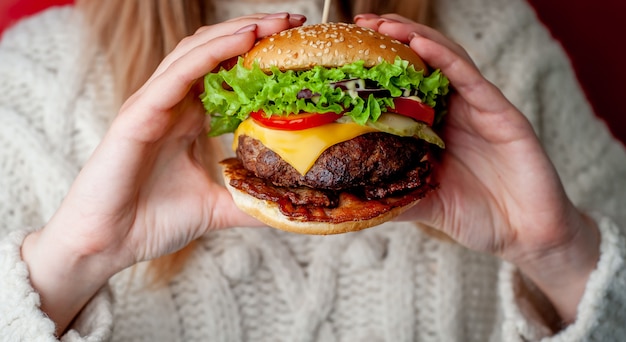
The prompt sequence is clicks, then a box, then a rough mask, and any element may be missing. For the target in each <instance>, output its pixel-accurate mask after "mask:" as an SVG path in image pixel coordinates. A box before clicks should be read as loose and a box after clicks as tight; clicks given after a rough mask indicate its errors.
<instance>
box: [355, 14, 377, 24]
mask: <svg viewBox="0 0 626 342" xmlns="http://www.w3.org/2000/svg"><path fill="white" fill-rule="evenodd" d="M374 18H380V16H379V15H377V14H372V13H362V14H357V15H355V16H354V18H353V20H354V22H355V23H356V22H357V21H359V20H363V19H374Z"/></svg>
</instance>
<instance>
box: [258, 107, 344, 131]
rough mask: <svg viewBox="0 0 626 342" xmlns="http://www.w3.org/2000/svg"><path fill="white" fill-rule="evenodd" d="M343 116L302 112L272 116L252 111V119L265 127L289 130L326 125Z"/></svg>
mask: <svg viewBox="0 0 626 342" xmlns="http://www.w3.org/2000/svg"><path fill="white" fill-rule="evenodd" d="M341 116H343V113H342V114H335V113H301V114H289V115H287V116H280V115H272V116H270V117H266V116H265V113H264V112H263V111H261V110H260V111H256V112H252V113H250V117H251V118H252V119H254V120H255V121H256V122H258V123H259V124H261V125H263V126H265V127H269V128H274V129H281V130H288V131H297V130H301V129H307V128H311V127H317V126H321V125H325V124H328V123H331V122H335V121H336V120H337V119H339V118H340V117H341Z"/></svg>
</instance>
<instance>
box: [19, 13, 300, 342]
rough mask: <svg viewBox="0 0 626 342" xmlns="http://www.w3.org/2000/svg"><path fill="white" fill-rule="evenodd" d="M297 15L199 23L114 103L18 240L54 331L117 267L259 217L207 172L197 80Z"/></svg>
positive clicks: (296, 19) (297, 22)
mask: <svg viewBox="0 0 626 342" xmlns="http://www.w3.org/2000/svg"><path fill="white" fill-rule="evenodd" d="M304 20H305V19H304V17H303V16H300V15H291V16H290V15H289V14H287V13H277V14H272V15H267V14H257V15H251V16H247V17H242V18H237V19H233V20H230V21H227V22H224V23H221V24H217V25H213V26H207V27H203V28H201V29H199V30H198V31H197V32H196V33H195V34H194V35H192V36H190V37H187V38H185V39H183V40H182V41H181V42H180V44H178V46H177V47H176V48H175V49H174V50H173V51H172V52H171V53H170V54H169V55H168V56H167V57H166V58H165V59H164V60H163V62H162V63H161V65H159V67H158V68H157V70H156V71H155V73H154V74H153V75H152V76H151V77H150V79H149V80H148V81H147V82H146V83H145V84H144V85H143V86H142V87H141V89H139V90H138V91H137V92H136V93H135V94H134V95H132V96H131V97H130V98H129V99H128V100H127V101H126V103H124V105H123V106H122V108H121V110H120V112H119V114H118V116H117V117H116V119H115V120H114V122H113V124H112V125H111V127H110V129H109V131H108V132H107V134H106V135H105V137H104V139H103V140H102V142H101V144H100V145H99V146H98V148H97V149H96V151H95V152H94V154H93V155H92V156H91V158H90V159H89V161H88V162H87V164H86V165H85V166H84V168H83V169H82V171H81V172H80V174H79V175H78V177H77V178H76V180H75V182H74V183H73V185H72V187H71V189H70V191H69V193H68V195H67V197H66V198H65V200H64V201H63V203H62V205H61V207H60V208H59V209H58V211H57V212H56V213H55V215H54V216H53V217H52V219H51V220H50V221H49V222H48V223H47V224H46V226H45V227H44V228H43V229H42V230H40V231H38V232H35V233H32V234H30V235H29V236H28V237H27V238H26V240H25V241H24V245H23V248H22V254H23V258H24V260H25V261H26V263H27V264H28V266H29V271H30V278H31V282H32V284H33V286H34V288H35V289H36V290H37V291H38V292H39V294H40V296H41V301H42V309H43V310H44V311H45V312H46V314H47V315H48V316H49V317H50V318H51V319H52V320H53V321H55V322H56V324H57V332H58V333H60V332H62V331H64V330H65V328H66V327H67V325H68V324H69V322H71V320H72V319H73V318H74V316H75V315H76V314H77V313H78V312H79V310H80V309H81V308H82V307H83V306H84V305H85V303H86V302H87V301H88V300H89V299H90V298H91V297H92V296H93V295H94V294H95V293H96V291H97V290H98V289H99V288H100V287H102V286H103V285H104V284H105V283H106V281H107V280H108V278H109V277H110V276H112V275H113V274H115V273H117V272H119V271H120V270H122V269H124V268H126V267H128V266H131V265H133V264H135V263H137V262H140V261H143V260H149V259H152V258H156V257H159V256H161V255H164V254H167V253H171V252H174V251H176V250H178V249H180V248H182V247H184V246H185V245H186V244H188V243H189V242H190V241H192V240H193V239H196V238H198V237H199V236H201V235H202V234H204V233H206V232H207V231H210V230H214V229H220V228H225V227H230V226H237V225H251V224H257V225H258V224H259V223H258V222H256V221H254V220H253V219H251V218H250V217H248V216H247V215H244V214H242V213H241V212H239V211H238V209H237V208H236V206H235V205H234V204H233V202H232V199H231V197H230V195H229V194H228V192H227V190H226V189H225V188H223V187H221V186H220V185H218V184H217V183H215V182H214V181H212V180H211V178H210V177H209V174H208V171H207V170H208V169H209V168H210V166H209V165H207V158H206V156H207V155H208V154H209V153H211V151H210V150H208V146H209V145H208V144H207V138H206V134H205V133H206V132H205V131H204V127H205V124H204V123H205V118H206V115H205V113H204V110H203V108H202V105H201V103H200V100H199V99H198V95H199V91H198V85H199V84H201V83H200V82H199V80H201V79H202V77H203V76H204V75H205V74H207V73H209V72H211V71H212V70H214V69H215V68H216V67H218V66H219V64H220V63H221V62H222V61H225V60H228V59H229V58H232V57H235V56H238V55H241V54H243V53H245V52H246V51H248V50H249V49H250V48H251V47H252V46H253V44H254V42H255V41H256V39H258V38H260V37H263V36H266V35H269V34H272V33H274V32H278V31H281V30H284V29H287V28H290V27H294V26H299V25H301V24H302V23H303V22H304ZM138 63H140V61H138Z"/></svg>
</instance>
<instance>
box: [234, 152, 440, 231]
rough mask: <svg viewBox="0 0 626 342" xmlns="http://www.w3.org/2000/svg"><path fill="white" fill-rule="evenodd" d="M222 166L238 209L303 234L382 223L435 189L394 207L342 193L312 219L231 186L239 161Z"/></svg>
mask: <svg viewBox="0 0 626 342" xmlns="http://www.w3.org/2000/svg"><path fill="white" fill-rule="evenodd" d="M222 165H223V166H225V169H224V173H223V176H224V180H225V182H224V183H225V185H226V188H227V189H228V191H229V192H230V193H231V195H232V197H233V201H234V202H235V204H236V205H237V207H239V209H241V210H242V211H244V212H245V213H247V214H249V215H250V216H252V217H254V218H256V219H257V220H259V221H261V222H263V223H265V224H267V225H268V226H270V227H273V228H277V229H281V230H284V231H288V232H293V233H300V234H316V235H330V234H342V233H347V232H354V231H358V230H362V229H365V228H370V227H374V226H377V225H380V224H383V223H385V222H387V221H390V220H392V219H393V218H395V217H397V216H398V215H400V214H402V213H403V212H405V211H406V210H408V209H409V208H411V207H412V206H414V205H415V204H417V203H418V202H419V201H420V199H421V198H423V197H424V196H425V195H426V194H427V193H429V192H430V191H432V190H433V189H434V187H433V186H431V185H425V186H424V188H422V189H419V190H416V191H413V192H411V193H409V194H406V195H404V196H400V197H395V198H393V199H392V200H391V201H390V202H391V203H393V204H392V205H390V204H389V203H381V202H379V201H376V200H373V201H366V200H359V199H355V197H354V196H353V195H350V194H341V195H340V200H339V205H338V207H337V208H333V209H329V212H330V213H329V215H327V216H324V217H322V218H321V219H319V218H318V219H316V218H315V217H313V219H309V218H307V216H297V215H296V216H294V217H290V216H287V215H285V214H283V212H282V211H281V206H280V205H279V204H278V203H277V202H274V201H269V200H265V199H260V198H257V197H254V196H252V195H250V194H248V193H247V192H246V191H244V190H240V189H238V188H236V187H234V186H232V185H231V180H232V179H233V178H235V180H238V179H239V177H240V176H241V174H240V169H239V167H240V164H239V162H238V161H236V160H234V159H228V160H226V161H223V162H222ZM239 180H240V179H239ZM302 210H307V211H308V210H311V211H312V212H319V211H323V209H319V208H301V207H300V208H298V211H302ZM333 213H337V215H333Z"/></svg>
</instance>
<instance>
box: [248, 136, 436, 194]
mask: <svg viewBox="0 0 626 342" xmlns="http://www.w3.org/2000/svg"><path fill="white" fill-rule="evenodd" d="M427 151H428V143H426V142H424V141H422V140H419V139H415V138H410V137H399V136H395V135H391V134H386V133H378V132H376V133H367V134H364V135H361V136H358V137H356V138H354V139H351V140H348V141H345V142H342V143H339V144H336V145H334V146H331V147H330V148H328V149H327V150H326V151H324V152H323V153H322V154H321V155H320V157H319V158H318V159H317V161H316V162H315V164H314V165H313V166H312V167H311V169H310V170H309V171H308V172H307V173H306V174H305V175H301V174H300V173H299V172H298V171H296V169H294V168H293V167H292V166H291V165H289V164H288V163H287V162H285V161H284V160H283V159H282V158H281V157H280V156H279V155H277V154H276V153H275V152H273V151H271V150H270V149H268V148H267V147H265V146H264V145H263V144H262V143H261V142H260V141H258V140H256V139H254V138H251V137H248V136H245V135H242V136H240V137H239V141H238V147H237V151H236V153H237V157H238V158H239V159H240V160H241V161H242V163H243V166H244V167H245V168H246V169H248V170H250V171H252V172H254V174H255V175H256V176H257V177H259V178H263V179H266V180H268V181H270V182H272V183H273V184H274V185H276V186H283V187H298V186H306V187H311V188H316V189H327V190H335V191H336V190H346V189H356V188H360V187H368V188H372V187H379V188H381V185H382V184H383V183H385V185H384V186H382V188H383V189H384V188H385V187H388V184H386V183H389V182H395V183H398V182H400V183H406V181H407V179H408V178H410V179H415V177H416V176H417V174H416V172H417V173H420V174H422V173H425V172H428V171H430V167H429V165H428V162H423V160H422V159H423V158H424V156H425V155H426V153H427ZM420 178H421V177H420ZM400 186H401V187H405V185H400ZM406 186H408V188H412V187H413V186H412V185H408V184H407V185H406ZM397 190H402V189H395V190H394V192H395V191H397ZM377 191H379V192H380V191H381V190H380V189H378V190H377ZM376 197H378V196H376Z"/></svg>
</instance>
